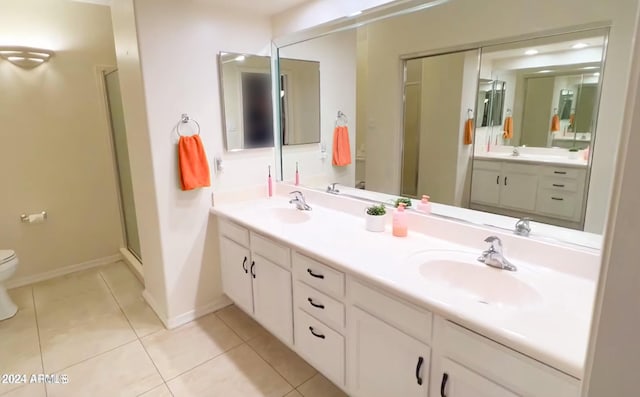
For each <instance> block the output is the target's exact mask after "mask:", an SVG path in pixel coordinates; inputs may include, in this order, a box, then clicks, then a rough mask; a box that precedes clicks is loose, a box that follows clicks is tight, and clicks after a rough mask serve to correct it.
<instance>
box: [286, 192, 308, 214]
mask: <svg viewBox="0 0 640 397" xmlns="http://www.w3.org/2000/svg"><path fill="white" fill-rule="evenodd" d="M289 194H293V196H294V197H293V198H292V199H291V200H289V204H295V205H296V208H297V209H299V210H300V211H311V207H310V206H309V205H308V204H307V202H306V201H305V200H304V195H303V194H302V192H301V191H299V190H294V191H293V192H291V193H289Z"/></svg>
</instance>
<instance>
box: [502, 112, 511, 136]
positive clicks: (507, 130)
mask: <svg viewBox="0 0 640 397" xmlns="http://www.w3.org/2000/svg"><path fill="white" fill-rule="evenodd" d="M502 130H503V131H502V137H503V138H504V139H511V138H513V117H511V116H507V117H505V119H504V126H503V128H502Z"/></svg>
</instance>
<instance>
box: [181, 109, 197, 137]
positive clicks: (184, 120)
mask: <svg viewBox="0 0 640 397" xmlns="http://www.w3.org/2000/svg"><path fill="white" fill-rule="evenodd" d="M190 121H192V122H193V123H194V124H195V125H196V127H198V130H197V132H196V133H195V135H200V124H199V123H198V122H197V121H195V120H194V119H192V118H191V117H189V115H188V114H186V113H182V117H181V118H180V122H179V123H178V125H177V126H176V132H177V133H178V136H185V135H183V134H181V133H180V126H181V125H182V124H187V123H189V122H190Z"/></svg>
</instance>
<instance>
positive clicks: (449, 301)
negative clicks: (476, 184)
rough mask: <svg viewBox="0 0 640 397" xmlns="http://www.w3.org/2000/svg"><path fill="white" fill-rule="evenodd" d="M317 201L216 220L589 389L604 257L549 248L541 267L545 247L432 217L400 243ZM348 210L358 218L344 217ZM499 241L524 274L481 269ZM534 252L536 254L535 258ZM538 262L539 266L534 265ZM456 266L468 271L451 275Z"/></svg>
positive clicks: (415, 222) (267, 204)
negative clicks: (585, 380) (586, 375)
mask: <svg viewBox="0 0 640 397" xmlns="http://www.w3.org/2000/svg"><path fill="white" fill-rule="evenodd" d="M307 194H308V195H310V196H311V197H307V202H308V204H309V205H311V207H312V208H313V209H312V210H311V211H299V210H297V209H295V207H294V206H293V205H292V204H289V201H288V197H286V196H278V195H276V196H274V197H271V198H259V199H252V200H247V201H241V202H234V203H220V204H216V205H215V206H214V207H212V209H211V212H212V213H213V214H215V215H218V216H222V217H224V218H227V219H229V220H231V221H234V222H237V223H238V224H241V225H243V226H246V227H247V228H250V229H252V230H254V231H255V232H257V233H259V234H262V235H264V236H267V237H271V238H274V239H276V240H280V241H282V242H283V243H285V244H286V245H289V246H291V247H292V248H293V249H295V250H297V251H299V252H301V253H302V254H306V255H309V256H312V257H314V258H316V259H318V260H320V261H322V262H325V263H327V264H328V265H330V266H332V267H334V268H336V269H338V270H341V271H344V272H345V273H347V274H351V275H353V276H356V277H359V278H361V279H363V280H365V281H368V282H370V283H372V284H373V285H376V286H378V287H380V288H382V289H384V290H387V291H388V292H389V293H392V294H394V295H397V296H399V297H400V298H403V299H406V300H407V301H409V302H411V303H414V304H416V305H418V306H420V307H423V308H425V309H427V310H429V311H432V312H433V313H434V314H438V315H440V316H442V317H444V318H446V319H448V320H451V321H453V322H456V323H458V324H460V325H462V326H464V327H467V328H469V329H472V330H474V331H475V332H478V333H480V334H482V335H484V336H486V337H488V338H490V339H492V340H494V341H496V342H498V343H501V344H503V345H505V346H508V347H510V348H512V349H514V350H516V351H518V352H520V353H522V354H525V355H527V356H530V357H532V358H534V359H536V360H539V361H541V362H544V363H545V364H547V365H549V366H551V367H554V368H556V369H558V370H560V371H562V372H565V373H566V374H568V375H571V376H573V377H575V378H578V379H582V376H583V372H584V363H585V358H586V352H587V347H588V340H589V332H590V326H591V318H592V311H593V302H594V297H595V291H596V281H595V278H596V277H595V276H594V274H597V269H596V270H593V269H594V266H595V267H597V265H595V264H599V255H598V254H597V252H596V251H592V250H586V251H582V250H577V249H573V248H572V249H569V248H566V249H564V248H563V247H558V246H552V245H549V255H547V256H548V258H549V261H548V262H554V264H551V265H550V264H549V263H541V261H542V262H547V261H546V260H545V259H544V258H545V256H544V255H546V254H545V253H544V252H545V249H546V248H544V246H543V245H542V244H544V243H540V242H533V241H527V240H528V239H525V238H522V237H517V236H508V235H504V236H501V235H500V234H499V233H496V232H491V231H487V230H483V229H482V228H479V227H476V226H470V225H463V224H460V223H457V224H456V222H453V221H450V220H445V219H437V218H436V217H433V216H429V215H423V214H420V215H418V214H411V215H410V222H409V223H410V232H409V236H408V237H405V238H398V237H394V236H393V235H392V234H391V231H390V225H387V230H386V231H385V232H382V233H373V232H368V231H366V230H365V220H364V208H365V207H366V203H362V202H357V200H351V199H348V198H336V197H326V200H328V201H327V202H324V203H323V200H325V198H323V196H330V195H326V194H323V193H310V192H305V195H307ZM340 200H343V201H340ZM329 202H332V203H329ZM323 204H325V205H323ZM343 204H344V207H345V208H350V209H352V211H351V212H349V211H346V210H344V208H339V209H338V208H336V206H341V205H343ZM354 209H355V210H354ZM358 210H359V211H358ZM360 211H361V212H360ZM359 214H362V215H359ZM387 217H388V222H387V223H390V218H391V216H390V214H387ZM461 228H462V229H461ZM418 229H421V230H425V232H424V233H421V232H418V231H416V230H418ZM428 229H431V231H430V230H428ZM489 234H497V235H499V236H501V238H503V242H504V245H505V257H507V258H508V259H509V260H510V261H511V262H512V263H514V264H515V265H516V266H517V267H518V271H516V272H509V271H506V270H498V269H493V268H489V267H488V266H486V265H484V264H481V263H479V262H477V261H475V262H476V263H474V259H475V258H477V257H478V256H479V255H480V254H481V252H482V250H483V249H486V248H488V245H487V244H486V243H484V242H483V241H482V240H483V238H482V237H481V236H485V235H486V236H488V235H489ZM461 236H464V237H461ZM486 236H485V237H486ZM476 237H477V238H476ZM470 238H471V239H472V240H470ZM476 240H478V241H477V243H474V244H469V242H470V241H474V242H475V241H476ZM459 241H461V242H462V243H463V244H459V243H456V242H459ZM510 243H511V245H512V249H511V250H510V249H509V248H510ZM529 245H531V250H532V251H531V253H530V252H526V251H528V248H526V247H528V246H529ZM523 247H525V248H523ZM540 247H542V249H541V248H540ZM541 252H542V253H541ZM529 257H533V258H534V260H532V261H535V262H536V263H527V261H526V259H525V258H529ZM541 258H542V259H541ZM573 258H575V260H574V259H573ZM449 259H453V260H454V262H455V260H460V261H467V262H466V263H465V264H464V265H460V263H455V264H454V265H453V266H451V270H449V268H448V267H447V266H446V263H450V262H451V261H448V260H449ZM523 259H524V260H523ZM573 262H575V263H573ZM578 262H580V263H578ZM582 262H584V263H585V267H588V268H590V269H592V270H590V271H586V272H583V271H576V272H573V271H570V270H568V269H580V265H581V264H582ZM558 263H571V264H570V265H568V267H562V265H561V266H559V267H558V265H557V264H558ZM431 265H434V266H433V267H432V266H431Z"/></svg>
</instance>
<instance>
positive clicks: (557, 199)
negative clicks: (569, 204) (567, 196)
mask: <svg viewBox="0 0 640 397" xmlns="http://www.w3.org/2000/svg"><path fill="white" fill-rule="evenodd" d="M551 200H556V201H563V200H564V199H563V198H562V197H551Z"/></svg>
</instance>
